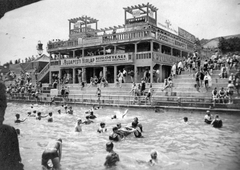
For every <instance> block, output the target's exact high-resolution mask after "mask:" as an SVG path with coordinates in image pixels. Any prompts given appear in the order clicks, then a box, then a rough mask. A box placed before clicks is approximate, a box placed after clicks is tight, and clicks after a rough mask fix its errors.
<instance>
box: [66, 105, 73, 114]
mask: <svg viewBox="0 0 240 170" xmlns="http://www.w3.org/2000/svg"><path fill="white" fill-rule="evenodd" d="M67 113H68V114H70V115H73V109H72V106H70V107H69V110H68V112H67Z"/></svg>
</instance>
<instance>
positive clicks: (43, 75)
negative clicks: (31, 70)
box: [37, 63, 50, 82]
mask: <svg viewBox="0 0 240 170" xmlns="http://www.w3.org/2000/svg"><path fill="white" fill-rule="evenodd" d="M49 69H50V63H48V64H47V65H46V66H45V67H44V68H43V69H42V70H41V71H40V73H38V75H37V77H38V81H41V82H45V81H46V82H47V81H48V78H49Z"/></svg>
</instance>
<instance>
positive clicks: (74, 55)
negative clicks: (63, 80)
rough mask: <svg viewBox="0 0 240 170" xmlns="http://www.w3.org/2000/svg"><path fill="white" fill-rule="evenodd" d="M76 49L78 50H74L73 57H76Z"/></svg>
mask: <svg viewBox="0 0 240 170" xmlns="http://www.w3.org/2000/svg"><path fill="white" fill-rule="evenodd" d="M75 51H76V50H73V58H75V57H76V54H75Z"/></svg>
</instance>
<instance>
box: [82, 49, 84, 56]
mask: <svg viewBox="0 0 240 170" xmlns="http://www.w3.org/2000/svg"><path fill="white" fill-rule="evenodd" d="M83 57H84V48H82V58H83Z"/></svg>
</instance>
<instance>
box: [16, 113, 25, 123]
mask: <svg viewBox="0 0 240 170" xmlns="http://www.w3.org/2000/svg"><path fill="white" fill-rule="evenodd" d="M15 116H16V120H15V123H21V122H24V121H25V120H27V117H26V118H25V119H22V120H20V114H18V113H17V114H16V115H15Z"/></svg>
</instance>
